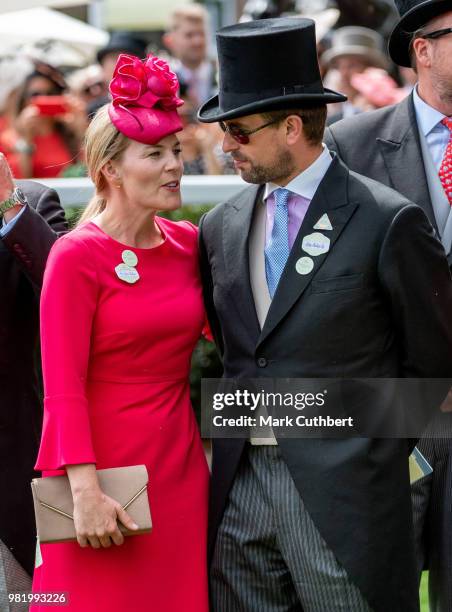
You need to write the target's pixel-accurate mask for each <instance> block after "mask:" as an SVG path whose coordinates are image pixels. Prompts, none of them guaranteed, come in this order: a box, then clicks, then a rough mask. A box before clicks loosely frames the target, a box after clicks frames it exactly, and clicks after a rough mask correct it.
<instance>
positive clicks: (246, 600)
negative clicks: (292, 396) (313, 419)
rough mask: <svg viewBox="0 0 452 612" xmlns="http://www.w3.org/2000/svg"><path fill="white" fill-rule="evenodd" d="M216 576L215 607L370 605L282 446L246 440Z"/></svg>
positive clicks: (322, 609) (248, 610) (323, 611)
mask: <svg viewBox="0 0 452 612" xmlns="http://www.w3.org/2000/svg"><path fill="white" fill-rule="evenodd" d="M210 579H211V597H212V607H213V611H214V612H370V607H369V606H368V604H367V603H366V601H365V600H364V598H363V596H362V595H361V592H360V591H359V590H358V588H357V587H356V586H355V585H354V584H352V583H351V581H350V580H349V579H348V577H347V574H346V572H345V570H344V569H343V568H342V566H341V565H340V564H339V563H338V561H337V560H336V558H335V556H334V554H333V553H332V551H331V550H330V549H329V548H328V546H327V545H326V543H325V541H324V540H323V538H322V537H321V535H320V534H319V532H318V531H317V529H316V527H315V525H314V523H313V522H312V520H311V518H310V516H309V515H308V513H307V511H306V509H305V507H304V504H303V501H302V499H301V498H300V495H299V494H298V491H297V490H296V488H295V484H294V482H293V480H292V477H291V475H290V473H289V470H288V469H287V466H286V464H285V463H284V461H283V460H282V458H281V455H280V452H279V448H278V447H277V446H249V445H247V450H246V451H245V453H244V456H243V458H242V462H241V464H240V467H239V470H238V472H237V475H236V478H235V480H234V484H233V486H232V489H231V492H230V494H229V499H228V505H227V507H226V510H225V514H224V516H223V520H222V522H221V525H220V527H219V530H218V536H217V542H216V546H215V552H214V557H213V562H212V567H211V573H210Z"/></svg>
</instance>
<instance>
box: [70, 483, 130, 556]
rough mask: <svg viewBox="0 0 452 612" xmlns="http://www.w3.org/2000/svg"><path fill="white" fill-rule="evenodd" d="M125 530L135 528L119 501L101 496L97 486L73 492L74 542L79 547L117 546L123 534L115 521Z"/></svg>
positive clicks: (121, 540) (102, 494) (122, 540)
mask: <svg viewBox="0 0 452 612" xmlns="http://www.w3.org/2000/svg"><path fill="white" fill-rule="evenodd" d="M118 520H119V521H120V522H121V523H122V524H123V525H124V526H125V527H127V529H131V530H135V529H138V525H136V524H135V523H134V522H133V520H132V519H131V518H130V516H129V515H128V514H127V512H126V511H125V510H124V509H123V508H122V506H121V504H119V503H118V502H117V501H115V500H114V499H112V498H111V497H108V495H105V494H104V493H103V492H102V491H101V489H87V490H84V491H80V492H79V493H76V494H75V495H74V524H75V532H76V534H77V541H78V543H79V544H80V546H82V547H83V548H84V547H86V546H88V545H89V544H90V545H91V546H92V547H93V548H100V547H101V546H102V547H103V548H109V547H110V546H111V543H112V542H113V543H114V544H116V545H117V546H120V545H121V544H122V543H123V542H124V536H123V534H122V533H121V531H120V530H119V527H118V523H117V521H118Z"/></svg>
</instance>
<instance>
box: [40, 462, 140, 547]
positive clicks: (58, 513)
mask: <svg viewBox="0 0 452 612" xmlns="http://www.w3.org/2000/svg"><path fill="white" fill-rule="evenodd" d="M97 476H98V479H99V484H100V488H101V489H102V491H103V492H104V493H105V494H106V495H108V496H109V497H111V498H112V499H114V500H116V501H118V502H119V503H120V504H121V505H122V507H123V508H124V510H127V512H128V514H129V515H130V516H131V517H132V519H133V521H134V522H135V523H136V524H137V525H138V527H139V529H138V530H136V531H130V530H129V529H126V528H125V527H124V525H122V524H121V523H118V525H119V529H120V530H121V532H122V533H123V534H124V535H126V536H128V535H138V534H140V533H148V532H150V531H151V530H152V520H151V512H150V509H149V499H148V493H147V484H148V473H147V470H146V466H145V465H133V466H130V467H119V468H109V469H106V470H97ZM31 490H32V492H33V502H34V506H35V517H36V528H37V532H38V537H39V541H40V542H41V543H50V542H68V541H71V540H76V539H77V538H76V535H75V528H74V520H73V518H72V515H73V512H74V505H73V503H72V493H71V487H70V484H69V479H68V477H67V476H50V477H48V478H34V479H33V480H32V482H31Z"/></svg>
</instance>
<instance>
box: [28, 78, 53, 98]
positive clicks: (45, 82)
mask: <svg viewBox="0 0 452 612" xmlns="http://www.w3.org/2000/svg"><path fill="white" fill-rule="evenodd" d="M60 94H61V90H59V89H58V88H57V87H56V86H55V85H54V84H53V83H52V81H50V80H49V79H46V78H45V77H41V76H35V77H33V78H32V79H30V81H29V82H28V84H27V90H26V92H25V95H26V98H27V101H28V102H31V101H32V100H33V98H35V97H36V96H58V95H60Z"/></svg>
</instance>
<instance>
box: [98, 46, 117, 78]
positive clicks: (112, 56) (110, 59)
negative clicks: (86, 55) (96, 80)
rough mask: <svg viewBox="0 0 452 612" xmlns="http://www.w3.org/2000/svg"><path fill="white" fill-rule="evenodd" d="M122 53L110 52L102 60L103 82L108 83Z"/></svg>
mask: <svg viewBox="0 0 452 612" xmlns="http://www.w3.org/2000/svg"><path fill="white" fill-rule="evenodd" d="M121 53H122V51H111V52H110V53H107V54H106V55H105V56H104V57H103V58H102V64H101V66H102V71H103V73H104V81H105V82H106V83H110V81H111V80H112V78H113V73H114V71H115V67H116V62H117V61H118V57H119V56H120V54H121Z"/></svg>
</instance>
